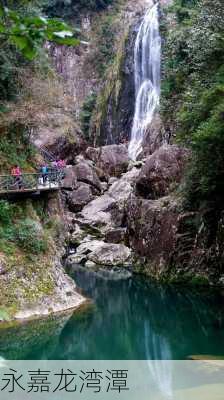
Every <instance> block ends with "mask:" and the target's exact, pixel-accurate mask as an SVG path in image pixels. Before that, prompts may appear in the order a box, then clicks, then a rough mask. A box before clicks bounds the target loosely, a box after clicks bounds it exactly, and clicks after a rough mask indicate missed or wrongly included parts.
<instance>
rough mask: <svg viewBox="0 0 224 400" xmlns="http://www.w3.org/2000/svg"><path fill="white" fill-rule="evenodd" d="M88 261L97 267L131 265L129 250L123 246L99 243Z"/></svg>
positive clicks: (89, 255)
mask: <svg viewBox="0 0 224 400" xmlns="http://www.w3.org/2000/svg"><path fill="white" fill-rule="evenodd" d="M88 259H89V260H90V261H93V262H94V263H96V264H99V265H108V266H127V265H130V264H131V250H130V249H129V248H128V247H126V246H125V245H124V244H113V243H101V244H100V245H99V246H98V247H96V248H95V250H94V251H92V252H91V253H90V254H88Z"/></svg>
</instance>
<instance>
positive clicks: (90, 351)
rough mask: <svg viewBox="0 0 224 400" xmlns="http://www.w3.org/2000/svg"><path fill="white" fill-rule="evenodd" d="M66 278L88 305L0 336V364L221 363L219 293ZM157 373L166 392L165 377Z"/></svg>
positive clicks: (137, 280)
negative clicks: (198, 359) (209, 358)
mask: <svg viewBox="0 0 224 400" xmlns="http://www.w3.org/2000/svg"><path fill="white" fill-rule="evenodd" d="M71 276H72V277H74V279H75V281H76V283H77V285H78V286H79V287H80V288H81V289H82V290H83V293H84V294H85V295H86V296H87V297H88V298H90V299H91V300H92V301H93V304H92V305H90V306H88V307H87V308H86V309H85V310H80V311H78V312H75V313H74V314H73V315H70V316H61V317H52V319H51V318H46V319H43V320H42V321H33V322H27V323H24V324H22V325H20V326H16V327H11V328H8V329H5V330H4V329H2V330H1V334H0V356H1V357H3V358H6V359H30V360H32V359H51V360H57V359H64V360H150V359H151V360H166V359H171V360H172V359H173V360H175V359H187V358H188V357H189V356H192V355H202V356H203V355H204V356H205V355H213V356H221V355H222V356H223V355H224V348H223V343H224V329H223V328H224V307H223V300H224V297H223V293H221V292H217V291H212V290H209V289H208V290H205V291H201V290H199V289H198V288H195V289H193V288H189V289H187V288H181V287H175V286H174V287H170V286H169V285H164V286H163V285H159V284H155V283H152V282H150V281H148V280H147V279H146V278H141V277H134V278H132V277H129V278H127V279H119V276H118V277H117V279H115V277H116V274H115V276H112V277H111V276H107V275H106V274H105V275H103V274H99V273H96V272H93V271H88V270H86V269H85V268H83V267H79V268H78V267H77V268H76V269H74V271H73V272H72V275H71ZM149 368H150V365H149ZM164 368H165V366H164ZM161 373H162V372H161ZM163 373H164V376H165V377H166V379H165V380H164V379H163V376H161V379H162V381H163V382H166V384H167V385H169V374H168V373H167V371H166V370H164V371H163ZM160 375H161V374H160Z"/></svg>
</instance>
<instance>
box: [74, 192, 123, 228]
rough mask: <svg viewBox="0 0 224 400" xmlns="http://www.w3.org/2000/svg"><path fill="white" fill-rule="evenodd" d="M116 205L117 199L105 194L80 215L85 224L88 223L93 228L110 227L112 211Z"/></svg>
mask: <svg viewBox="0 0 224 400" xmlns="http://www.w3.org/2000/svg"><path fill="white" fill-rule="evenodd" d="M115 205H116V201H115V199H113V197H111V196H109V195H108V194H104V195H102V196H100V197H97V198H96V199H94V200H93V201H91V202H90V203H89V204H87V205H86V206H85V207H84V208H83V210H82V212H81V213H80V216H81V217H82V219H83V220H84V221H85V222H88V223H89V224H91V225H93V226H95V225H99V226H103V225H107V224H109V225H110V224H111V214H110V211H111V210H112V209H113V208H114V207H115Z"/></svg>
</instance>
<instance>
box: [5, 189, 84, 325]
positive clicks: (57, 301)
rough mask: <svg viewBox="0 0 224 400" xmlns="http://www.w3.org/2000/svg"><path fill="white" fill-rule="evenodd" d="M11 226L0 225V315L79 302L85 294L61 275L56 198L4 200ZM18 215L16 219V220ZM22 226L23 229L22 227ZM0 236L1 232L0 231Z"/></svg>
mask: <svg viewBox="0 0 224 400" xmlns="http://www.w3.org/2000/svg"><path fill="white" fill-rule="evenodd" d="M10 207H11V208H13V207H14V209H16V213H17V215H15V216H13V219H14V218H16V219H14V224H16V227H17V226H18V228H17V230H16V231H15V234H14V236H12V234H11V236H10V232H11V230H12V229H13V228H12V227H10V225H5V226H4V225H3V226H4V228H2V229H4V230H5V232H6V233H7V232H8V233H7V234H8V242H6V243H5V245H4V246H5V247H3V240H2V239H1V249H2V250H3V251H2V252H1V253H0V285H1V294H0V320H6V321H7V320H11V319H26V318H30V317H32V318H33V317H35V316H43V315H48V314H51V313H56V312H61V311H66V310H68V309H70V308H71V309H72V308H77V307H79V306H80V305H81V304H82V303H83V302H84V301H85V299H84V298H83V297H82V296H81V295H80V294H78V292H77V289H76V285H75V283H74V281H73V280H72V279H70V278H69V277H68V276H67V275H65V273H64V271H63V269H62V265H61V260H62V256H63V254H64V252H65V249H64V245H65V238H66V234H67V232H66V221H65V219H64V212H63V208H62V204H61V200H60V197H59V196H58V195H57V194H49V195H42V196H39V198H36V199H33V200H32V199H27V200H24V199H23V200H18V199H17V202H14V203H10ZM20 218H21V222H20ZM24 229H25V230H24ZM1 237H2V234H1Z"/></svg>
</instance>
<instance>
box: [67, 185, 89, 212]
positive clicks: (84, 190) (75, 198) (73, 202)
mask: <svg viewBox="0 0 224 400" xmlns="http://www.w3.org/2000/svg"><path fill="white" fill-rule="evenodd" d="M93 198H94V196H93V193H92V189H91V187H90V185H88V184H87V183H83V182H80V183H79V184H78V188H77V189H76V190H73V191H72V192H71V194H69V196H68V200H67V201H68V205H69V209H70V211H72V212H78V211H81V210H82V209H83V207H84V206H85V205H86V204H88V203H89V202H90V201H91V200H93Z"/></svg>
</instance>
